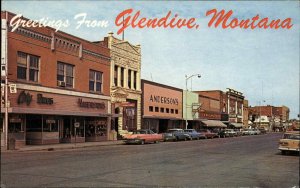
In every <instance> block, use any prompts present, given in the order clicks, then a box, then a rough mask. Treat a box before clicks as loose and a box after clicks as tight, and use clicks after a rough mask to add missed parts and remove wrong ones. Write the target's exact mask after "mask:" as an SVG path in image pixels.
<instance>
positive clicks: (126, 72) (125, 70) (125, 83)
mask: <svg viewBox="0 0 300 188" xmlns="http://www.w3.org/2000/svg"><path fill="white" fill-rule="evenodd" d="M123 80H124V83H123V86H124V88H130V86H129V85H128V65H126V67H125V68H124V79H123Z"/></svg>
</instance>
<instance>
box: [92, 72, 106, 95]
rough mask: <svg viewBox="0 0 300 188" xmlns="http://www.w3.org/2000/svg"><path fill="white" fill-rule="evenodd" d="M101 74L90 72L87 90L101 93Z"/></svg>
mask: <svg viewBox="0 0 300 188" xmlns="http://www.w3.org/2000/svg"><path fill="white" fill-rule="evenodd" d="M102 75H103V73H102V72H99V71H94V70H90V76H89V90H90V91H94V92H102Z"/></svg>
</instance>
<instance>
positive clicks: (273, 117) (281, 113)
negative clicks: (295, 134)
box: [249, 105, 290, 130]
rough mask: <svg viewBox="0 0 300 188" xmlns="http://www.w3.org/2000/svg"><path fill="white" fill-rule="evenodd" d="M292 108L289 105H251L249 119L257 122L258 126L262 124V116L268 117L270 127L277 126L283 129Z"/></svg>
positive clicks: (270, 128)
mask: <svg viewBox="0 0 300 188" xmlns="http://www.w3.org/2000/svg"><path fill="white" fill-rule="evenodd" d="M289 113H290V110H289V108H288V107H287V106H281V107H276V106H271V105H267V106H254V107H251V106H250V107H249V119H250V120H251V121H252V122H255V123H256V124H257V126H259V124H261V121H262V118H263V117H266V118H267V119H268V122H269V124H268V127H267V128H268V129H269V130H274V129H276V128H280V129H282V128H283V127H284V126H285V124H286V123H287V122H288V120H289Z"/></svg>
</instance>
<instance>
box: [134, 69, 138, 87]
mask: <svg viewBox="0 0 300 188" xmlns="http://www.w3.org/2000/svg"><path fill="white" fill-rule="evenodd" d="M136 74H137V72H136V71H133V89H136V79H137V78H136Z"/></svg>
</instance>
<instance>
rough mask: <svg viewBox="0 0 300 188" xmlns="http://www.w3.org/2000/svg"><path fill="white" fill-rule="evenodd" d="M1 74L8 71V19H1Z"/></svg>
mask: <svg viewBox="0 0 300 188" xmlns="http://www.w3.org/2000/svg"><path fill="white" fill-rule="evenodd" d="M1 23H2V24H1V49H2V50H1V76H6V72H7V63H6V62H7V53H6V52H7V24H6V19H2V20H1Z"/></svg>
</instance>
